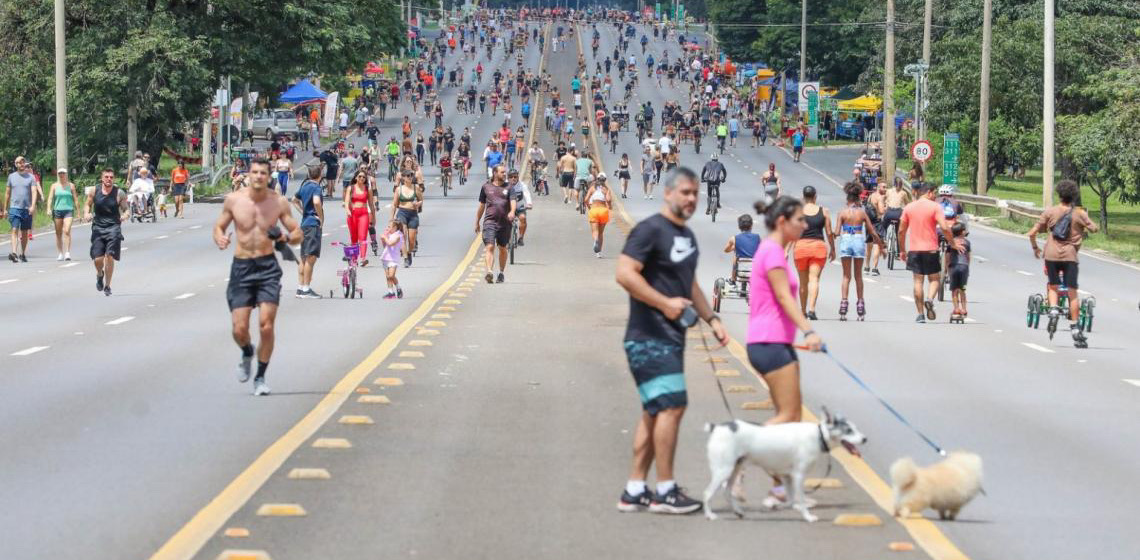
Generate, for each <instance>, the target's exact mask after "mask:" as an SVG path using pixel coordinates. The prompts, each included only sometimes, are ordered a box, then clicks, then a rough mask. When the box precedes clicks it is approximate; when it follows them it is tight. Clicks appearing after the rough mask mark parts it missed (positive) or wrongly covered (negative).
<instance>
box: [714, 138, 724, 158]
mask: <svg viewBox="0 0 1140 560" xmlns="http://www.w3.org/2000/svg"><path fill="white" fill-rule="evenodd" d="M725 138H726V137H725V136H717V137H716V149H717V150H719V151H720V155H724V141H725Z"/></svg>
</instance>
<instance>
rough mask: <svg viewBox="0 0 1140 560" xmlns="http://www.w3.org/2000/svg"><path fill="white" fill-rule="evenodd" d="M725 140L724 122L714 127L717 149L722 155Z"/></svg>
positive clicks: (726, 132)
mask: <svg viewBox="0 0 1140 560" xmlns="http://www.w3.org/2000/svg"><path fill="white" fill-rule="evenodd" d="M727 139H728V125H726V124H724V121H721V122H719V123H717V125H716V145H717V149H718V150H720V153H722V154H723V153H724V143H725V140H727Z"/></svg>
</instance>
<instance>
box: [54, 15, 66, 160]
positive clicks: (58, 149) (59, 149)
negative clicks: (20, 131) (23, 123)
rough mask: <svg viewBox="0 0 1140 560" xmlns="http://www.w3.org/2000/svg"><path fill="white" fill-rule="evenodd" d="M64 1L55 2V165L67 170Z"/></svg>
mask: <svg viewBox="0 0 1140 560" xmlns="http://www.w3.org/2000/svg"><path fill="white" fill-rule="evenodd" d="M63 16H64V0H55V164H56V167H57V168H60V169H67V66H66V65H67V49H66V47H65V41H66V34H65V29H64V19H63Z"/></svg>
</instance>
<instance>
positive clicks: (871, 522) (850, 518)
mask: <svg viewBox="0 0 1140 560" xmlns="http://www.w3.org/2000/svg"><path fill="white" fill-rule="evenodd" d="M833 523H835V524H836V525H843V526H845V527H877V526H879V525H882V524H883V520H882V519H879V516H878V515H875V514H873V513H841V514H839V515H837V516H835V521H833Z"/></svg>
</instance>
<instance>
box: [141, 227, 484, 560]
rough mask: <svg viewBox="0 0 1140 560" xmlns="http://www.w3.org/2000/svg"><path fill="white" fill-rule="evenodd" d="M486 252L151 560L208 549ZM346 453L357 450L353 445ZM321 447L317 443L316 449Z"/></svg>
mask: <svg viewBox="0 0 1140 560" xmlns="http://www.w3.org/2000/svg"><path fill="white" fill-rule="evenodd" d="M480 247H481V244H480V242H479V240H478V239H472V240H471V246H470V247H468V248H467V254H466V255H464V257H463V258H462V259H460V260H459V263H458V264H457V265H456V266H455V269H454V270H453V271H452V273H451V275H450V276H448V278H447V280H445V281H444V282H443V283H441V284H440V285H439V286H438V287H436V289H435V290H434V291H432V293H431V294H429V295H428V297H427V298H425V299H424V301H423V302H422V303H420V305H419V307H417V308H416V310H415V311H413V312H412V313H411V314H409V315H408V317H407V318H406V319H404V321H403V322H401V323H400V324H399V325H397V326H396V328H395V329H393V330H392V332H391V333H389V334H388V336H387V337H385V338H384V340H383V341H382V342H381V343H380V345H379V346H377V347H376V348H374V349H373V350H372V352H370V353H369V354H368V356H367V357H365V358H364V360H362V361H361V362H360V363H359V364H357V365H356V367H354V368H352V369H351V370H350V371H349V372H348V373H347V374H345V376H344V377H343V378H341V380H340V381H338V382H337V384H336V385H335V386H333V388H332V389H331V390H330V391H329V393H328V394H327V395H325V397H324V398H322V399H321V401H320V402H319V403H317V405H316V406H315V407H313V409H312V410H311V411H309V413H308V414H306V415H305V417H304V418H302V419H301V420H300V421H299V422H297V424H295V425H294V426H293V427H292V428H290V429H289V431H288V432H285V435H283V436H281V438H279V439H278V440H277V441H275V442H273V444H272V445H270V446H269V447H268V448H267V449H266V450H265V451H264V452H262V454H261V455H260V456H258V458H257V459H255V460H254V461H253V463H251V464H250V465H249V466H248V467H246V469H245V470H244V471H242V473H241V474H239V475H238V476H237V478H235V479H234V480H233V481H231V482H230V483H229V484H228V485H227V486H226V487H225V488H224V489H223V490H222V491H221V492H220V493H219V494H218V495H217V496H215V497H214V498H213V499H212V500H210V502H209V503H208V504H206V506H205V507H203V508H202V509H201V510H199V511H198V513H196V514H195V515H194V517H193V518H191V519H190V521H188V522H187V523H186V524H185V525H183V526H182V528H181V529H179V530H178V532H177V533H175V534H174V535H173V536H171V537H170V539H169V540H167V541H166V543H164V544H163V545H162V547H161V548H159V549H158V550H157V551H156V552H155V553H154V554H153V555H152V556H151V560H168V559H183V558H191V557H193V556H194V555H195V554H197V553H198V551H199V550H201V549H202V546H204V545H205V544H206V542H207V541H209V539H210V538H211V537H212V536H213V535H215V534H216V533H217V532H218V530H219V529H221V528H222V525H223V524H224V523H225V522H226V520H227V519H229V518H230V517H231V516H232V515H233V514H234V513H235V512H236V511H237V510H238V509H240V508H241V507H242V506H243V505H245V503H246V502H248V501H249V499H250V498H252V497H253V494H254V493H255V492H257V490H258V489H259V488H261V486H262V485H263V484H265V481H267V480H269V477H270V476H272V475H273V473H274V472H276V471H277V469H279V468H281V465H282V464H284V463H285V460H286V459H288V458H289V456H290V455H292V454H293V452H294V451H296V450H297V448H298V447H300V446H301V444H303V443H304V442H305V441H306V440H308V439H309V438H310V437H312V436H313V434H315V433H316V432H317V430H318V429H320V427H321V426H323V425H324V424H325V422H327V421H328V419H329V418H331V417H332V415H333V414H334V413H335V412H336V411H337V410H338V409H339V408H340V407H341V405H343V404H344V402H345V401H346V400H348V397H349V396H350V395H352V394H353V392H352V389H353V388H354V387H356V386H357V385H359V384H360V382H361V381H363V380H364V378H365V377H367V376H368V374H370V373H372V371H373V370H375V369H376V367H377V366H379V365H380V364H381V363H383V362H384V360H386V359H387V358H388V355H389V354H391V353H392V351H393V350H395V349H396V347H397V346H398V345H399V343H400V341H401V340H403V339H404V337H405V336H407V334H408V333H409V332H411V330H412V328H413V327H415V325H416V324H417V323H419V322H420V321H421V320H422V319H423V318H424V317H425V316H426V315H427V314H428V312H429V311H430V310H431V309H432V308H433V307H435V305H436V304H437V303H438V302H439V300H440V299H442V298H443V296H444V294H446V293H447V292H448V290H450V289H451V287H452V286H453V285H455V283H456V282H458V281H459V277H460V275H462V274H463V270H464V269H465V268H466V267H467V265H468V263H470V262H471V259H472V258H474V256H475V252H476V251H477V250H478V249H479V248H480ZM341 441H343V442H344V444H345V447H351V445H350V444H348V441H347V440H341ZM313 446H314V447H317V445H316V443H314V444H313Z"/></svg>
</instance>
